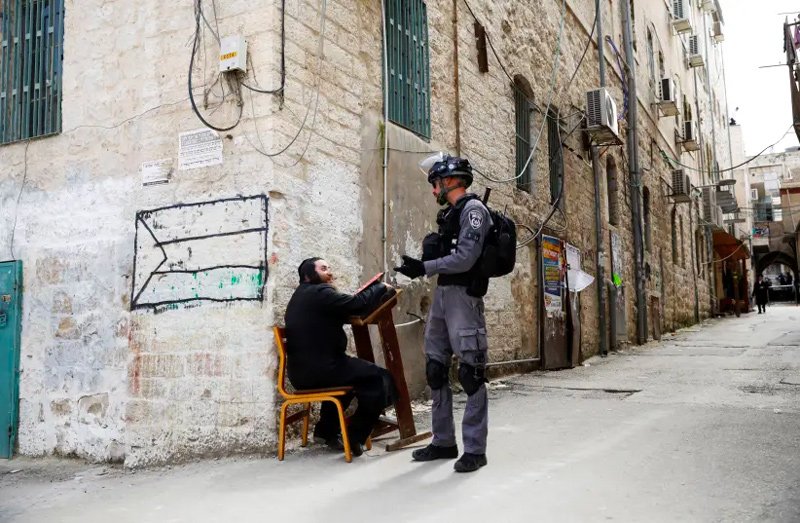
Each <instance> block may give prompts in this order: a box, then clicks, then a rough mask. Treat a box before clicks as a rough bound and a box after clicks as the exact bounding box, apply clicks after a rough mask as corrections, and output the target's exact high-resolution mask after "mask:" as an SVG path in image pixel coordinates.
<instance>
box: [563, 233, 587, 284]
mask: <svg viewBox="0 0 800 523" xmlns="http://www.w3.org/2000/svg"><path fill="white" fill-rule="evenodd" d="M564 248H565V250H566V252H567V280H568V284H569V290H570V291H572V292H581V291H582V290H583V289H585V288H586V287H588V286H589V285H591V284H592V282H593V281H594V276H592V275H591V274H588V273H586V272H584V271H583V270H582V269H581V251H580V250H579V249H578V248H577V247H575V246H574V245H572V244H570V243H567V244H564Z"/></svg>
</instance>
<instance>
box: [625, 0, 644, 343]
mask: <svg viewBox="0 0 800 523" xmlns="http://www.w3.org/2000/svg"><path fill="white" fill-rule="evenodd" d="M622 7H623V11H624V14H623V16H624V18H625V26H624V29H625V60H626V61H627V62H628V70H629V73H630V74H629V75H628V98H629V100H630V104H629V105H630V107H629V108H628V172H629V173H630V176H631V207H632V209H631V214H632V220H633V251H634V257H633V261H634V273H635V276H634V279H635V284H636V338H637V341H638V343H639V344H643V343H645V342H647V302H646V301H645V293H644V271H643V265H644V249H643V242H642V177H641V173H640V172H639V136H638V131H639V123H638V116H639V94H638V92H637V91H636V57H635V55H634V52H633V30H632V28H631V25H632V20H631V4H630V0H623V2H622Z"/></svg>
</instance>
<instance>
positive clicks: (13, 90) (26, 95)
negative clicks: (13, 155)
mask: <svg viewBox="0 0 800 523" xmlns="http://www.w3.org/2000/svg"><path fill="white" fill-rule="evenodd" d="M63 44H64V0H7V1H5V2H2V1H0V144H6V143H11V142H16V141H19V140H26V139H29V138H35V137H37V136H47V135H50V134H57V133H59V132H61V73H62V62H63V52H62V50H63Z"/></svg>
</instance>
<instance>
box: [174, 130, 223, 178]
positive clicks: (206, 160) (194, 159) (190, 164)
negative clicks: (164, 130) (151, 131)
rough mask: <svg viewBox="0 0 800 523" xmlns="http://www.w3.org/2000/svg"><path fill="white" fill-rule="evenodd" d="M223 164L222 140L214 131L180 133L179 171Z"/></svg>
mask: <svg viewBox="0 0 800 523" xmlns="http://www.w3.org/2000/svg"><path fill="white" fill-rule="evenodd" d="M221 163H222V140H221V139H220V137H219V134H217V132H216V131H214V130H212V129H206V128H203V129H197V130H195V131H188V132H185V133H180V135H179V137H178V169H180V170H186V169H197V168H200V167H208V166H210V165H219V164H221Z"/></svg>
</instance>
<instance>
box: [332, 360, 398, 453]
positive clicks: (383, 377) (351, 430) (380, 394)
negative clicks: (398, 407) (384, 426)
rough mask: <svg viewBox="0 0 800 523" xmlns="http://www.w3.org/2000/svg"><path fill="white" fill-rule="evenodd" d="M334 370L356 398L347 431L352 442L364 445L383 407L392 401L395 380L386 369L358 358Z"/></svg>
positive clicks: (339, 379)
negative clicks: (356, 402) (350, 388)
mask: <svg viewBox="0 0 800 523" xmlns="http://www.w3.org/2000/svg"><path fill="white" fill-rule="evenodd" d="M337 373H338V376H337V378H338V379H337V381H339V382H340V383H342V384H343V385H350V386H352V387H353V390H354V392H355V397H356V399H357V400H358V408H356V411H355V412H354V413H353V416H352V418H350V424H349V425H348V427H347V430H348V434H349V436H350V440H351V441H355V442H358V443H360V444H362V445H363V444H364V443H365V442H366V441H367V438H368V437H369V435H370V434H371V433H372V429H373V428H374V427H375V423H376V422H377V421H378V418H379V417H380V415H381V412H383V409H385V408H386V407H388V406H389V405H391V403H392V398H393V397H394V391H393V389H394V381H393V380H392V379H391V375H390V374H389V371H387V370H386V369H383V368H381V367H378V366H377V365H375V364H373V363H369V362H368V361H364V360H360V359H358V358H347V361H346V363H344V364H343V365H342V366H341V368H340V369H337ZM387 386H391V387H390V388H388V390H387Z"/></svg>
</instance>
